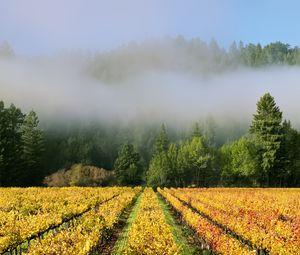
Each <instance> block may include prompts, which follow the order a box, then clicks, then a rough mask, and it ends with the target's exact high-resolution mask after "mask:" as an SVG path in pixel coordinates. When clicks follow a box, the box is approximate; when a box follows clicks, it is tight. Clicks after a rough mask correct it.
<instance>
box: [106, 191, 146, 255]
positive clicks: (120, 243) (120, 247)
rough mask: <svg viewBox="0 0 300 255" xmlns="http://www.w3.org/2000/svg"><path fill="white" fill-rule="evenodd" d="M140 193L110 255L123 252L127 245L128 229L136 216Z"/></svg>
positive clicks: (120, 254) (121, 254)
mask: <svg viewBox="0 0 300 255" xmlns="http://www.w3.org/2000/svg"><path fill="white" fill-rule="evenodd" d="M142 194H143V193H142V192H141V195H139V197H138V198H137V200H136V202H135V205H134V206H133V208H132V211H131V213H130V215H129V217H128V219H127V222H126V226H125V228H124V230H123V231H122V233H121V235H120V237H119V238H118V240H117V242H116V244H115V247H114V249H113V251H112V253H111V254H112V255H123V254H124V249H125V248H126V246H127V240H128V233H129V229H130V228H131V225H132V223H133V221H134V220H135V218H136V216H137V213H138V210H139V207H140V203H141V197H142Z"/></svg>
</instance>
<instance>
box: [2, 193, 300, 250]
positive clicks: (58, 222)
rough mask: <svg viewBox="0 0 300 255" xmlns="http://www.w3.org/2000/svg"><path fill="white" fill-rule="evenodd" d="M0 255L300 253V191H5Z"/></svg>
mask: <svg viewBox="0 0 300 255" xmlns="http://www.w3.org/2000/svg"><path fill="white" fill-rule="evenodd" d="M0 254H5V255H6V254H7V255H8V254H49V255H50V254H51V255H53V254H57V255H60V254H62V255H64V254H69V255H73V254H76V255H81V254H82V255H83V254H113V255H121V254H127V255H129V254H151V255H152V254H153V255H154V254H170V255H171V254H182V255H185V254H230V255H234V254H237V255H242V254H293V255H295V254H300V190H299V189H246V188H239V189H238V188H232V189H229V188H227V189H226V188H212V189H200V188H199V189H196V188H193V189H192V188H184V189H183V188H178V189H175V188H164V189H161V188H158V189H157V191H154V190H153V189H152V188H144V189H142V188H141V187H135V188H130V187H109V188H75V187H74V188H73V187H71V188H1V189H0Z"/></svg>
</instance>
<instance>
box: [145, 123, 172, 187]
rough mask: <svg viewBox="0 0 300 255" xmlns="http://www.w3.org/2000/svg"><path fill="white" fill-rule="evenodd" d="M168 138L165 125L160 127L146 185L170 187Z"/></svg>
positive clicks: (170, 173) (170, 169)
mask: <svg viewBox="0 0 300 255" xmlns="http://www.w3.org/2000/svg"><path fill="white" fill-rule="evenodd" d="M168 148H169V138H168V136H167V131H166V128H165V125H162V126H161V129H160V133H159V135H158V137H157V138H156V141H155V144H154V149H153V151H154V152H153V156H152V159H151V161H150V163H149V170H148V172H147V183H148V185H151V186H161V187H162V186H170V185H171V182H172V180H171V179H172V176H171V175H172V172H171V171H172V168H171V165H170V160H169V156H168Z"/></svg>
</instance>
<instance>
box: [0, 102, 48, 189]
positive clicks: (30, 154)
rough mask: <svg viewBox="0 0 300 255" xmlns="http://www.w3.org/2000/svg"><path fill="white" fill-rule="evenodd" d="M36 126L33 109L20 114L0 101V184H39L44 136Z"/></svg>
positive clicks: (37, 121)
mask: <svg viewBox="0 0 300 255" xmlns="http://www.w3.org/2000/svg"><path fill="white" fill-rule="evenodd" d="M38 125H39V120H38V116H37V115H36V113H35V112H34V111H30V112H29V113H28V114H23V113H22V111H21V110H20V109H19V108H17V107H15V106H14V105H13V104H12V105H10V106H9V107H7V108H6V107H5V105H4V102H3V101H0V186H32V185H39V184H40V182H41V179H42V177H43V176H42V175H43V172H42V169H43V168H42V159H43V151H44V137H43V132H42V130H41V129H40V128H39V126H38Z"/></svg>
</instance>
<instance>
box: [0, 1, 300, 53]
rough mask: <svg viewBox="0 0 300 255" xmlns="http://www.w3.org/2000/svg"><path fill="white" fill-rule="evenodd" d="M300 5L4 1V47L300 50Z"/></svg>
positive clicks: (0, 7) (0, 22) (0, 37)
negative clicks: (166, 41)
mask: <svg viewBox="0 0 300 255" xmlns="http://www.w3.org/2000/svg"><path fill="white" fill-rule="evenodd" d="M299 9H300V1H297V0H286V1H282V0H281V1H280V0H251V1H250V0H249V1H248V0H227V1H226V0H210V1H204V0H106V1H104V0H26V1H25V0H0V42H1V41H8V42H9V44H10V45H11V46H12V47H13V48H14V50H15V51H16V52H17V53H19V54H24V55H44V54H53V53H56V52H59V51H60V50H63V49H71V50H77V49H82V50H90V51H92V52H95V51H100V52H102V51H109V50H111V49H114V48H115V47H119V46H122V45H126V44H128V43H130V42H140V41H143V40H145V39H155V38H161V37H165V36H172V37H176V36H178V35H182V36H184V37H185V38H195V37H198V38H200V39H202V40H205V41H210V40H211V39H212V38H214V39H216V40H217V42H218V43H219V44H220V45H221V46H223V47H225V48H226V47H228V46H229V45H230V43H231V42H232V41H234V40H236V41H240V40H242V41H244V42H245V43H250V42H253V43H257V42H260V43H261V44H263V45H264V44H267V43H269V42H273V41H282V42H285V43H289V44H290V45H292V46H296V45H300V33H298V32H297V31H298V30H297V29H298V27H299V26H298V25H299V24H300V15H298V12H299Z"/></svg>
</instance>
